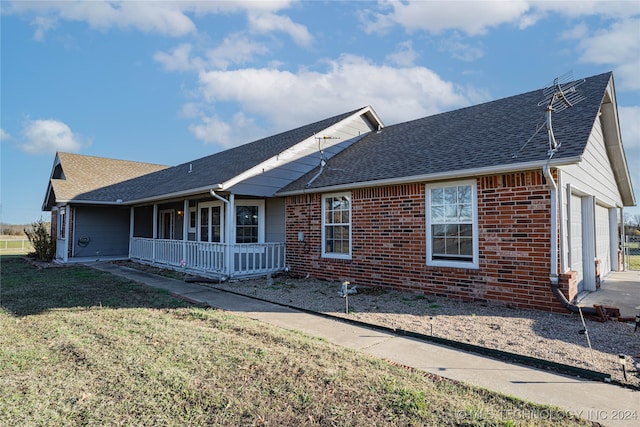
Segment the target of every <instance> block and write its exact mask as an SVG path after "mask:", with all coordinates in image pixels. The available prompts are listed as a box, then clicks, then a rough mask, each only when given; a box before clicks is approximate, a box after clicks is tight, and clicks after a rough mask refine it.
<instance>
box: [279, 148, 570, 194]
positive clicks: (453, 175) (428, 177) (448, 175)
mask: <svg viewBox="0 0 640 427" xmlns="http://www.w3.org/2000/svg"><path fill="white" fill-rule="evenodd" d="M581 161H582V156H573V157H567V158H564V159H561V160H557V161H555V162H554V163H553V164H554V165H556V166H563V165H572V164H576V163H580V162H581ZM546 163H549V162H548V161H547V162H546ZM543 165H544V164H543V163H542V162H540V161H537V162H527V163H518V164H514V165H513V166H511V167H508V168H505V167H502V166H500V167H495V166H491V167H487V168H477V169H467V170H462V171H461V170H458V171H447V172H442V173H435V174H424V175H413V176H403V177H398V178H389V179H379V180H374V181H363V182H352V183H345V184H338V185H331V186H328V187H318V188H304V189H301V190H291V191H278V192H277V193H276V194H275V195H276V196H278V197H284V196H298V195H301V194H307V193H309V192H332V191H345V190H353V189H356V188H367V187H377V186H386V185H397V184H409V183H415V182H422V181H438V180H449V179H461V178H469V177H477V176H479V175H493V174H498V173H508V172H518V171H522V170H534V169H538V168H539V167H541V166H543ZM314 178H315V177H314ZM312 180H313V178H312ZM307 185H308V184H307Z"/></svg>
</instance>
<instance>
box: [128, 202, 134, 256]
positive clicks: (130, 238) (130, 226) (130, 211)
mask: <svg viewBox="0 0 640 427" xmlns="http://www.w3.org/2000/svg"><path fill="white" fill-rule="evenodd" d="M134 210H135V208H134V207H133V206H131V209H130V210H129V258H131V245H132V244H133V227H134V224H135V213H134Z"/></svg>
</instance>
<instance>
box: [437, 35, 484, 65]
mask: <svg viewBox="0 0 640 427" xmlns="http://www.w3.org/2000/svg"><path fill="white" fill-rule="evenodd" d="M440 50H442V51H446V52H449V53H450V54H451V56H452V57H453V58H455V59H459V60H461V61H465V62H471V61H475V60H476V59H480V58H482V57H483V56H484V50H483V49H482V48H480V47H476V46H472V45H471V44H470V43H465V42H463V41H462V38H461V37H460V35H459V34H458V33H455V34H454V35H453V36H451V37H445V38H443V39H442V41H441V42H440Z"/></svg>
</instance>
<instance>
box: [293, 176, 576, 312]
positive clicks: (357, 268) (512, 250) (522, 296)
mask: <svg viewBox="0 0 640 427" xmlns="http://www.w3.org/2000/svg"><path fill="white" fill-rule="evenodd" d="M477 190H478V229H479V251H480V259H479V265H480V268H479V269H477V270H475V269H461V268H441V267H428V266H427V265H426V222H425V186H424V184H421V183H415V184H404V185H393V186H387V187H375V188H363V189H354V190H353V191H352V192H351V196H352V259H350V260H337V259H330V258H322V257H321V218H320V216H321V200H322V199H321V194H305V195H300V196H292V197H288V198H287V202H286V206H287V207H286V215H287V262H288V264H289V265H290V267H291V269H292V272H293V273H297V274H307V273H309V274H310V275H311V276H313V277H316V278H320V279H326V280H335V281H343V280H349V281H350V282H351V283H352V284H355V285H361V286H383V287H391V288H395V289H399V290H405V291H411V292H418V293H423V294H426V295H438V296H448V297H454V298H459V299H463V300H481V301H497V302H502V303H505V304H509V305H512V306H515V307H522V308H534V309H542V310H553V311H564V309H563V307H562V305H561V304H560V303H559V302H558V301H557V300H556V298H555V296H554V295H553V293H552V292H551V289H550V283H549V268H550V262H549V253H550V247H549V246H550V245H549V238H550V234H549V233H550V230H549V220H550V214H549V208H550V202H549V190H548V186H547V185H546V183H545V182H544V177H543V176H542V174H541V173H540V172H539V171H531V172H524V173H513V174H506V175H496V176H486V177H480V178H478V179H477ZM299 232H302V233H304V236H305V239H304V241H302V242H300V241H299V240H298V233H299Z"/></svg>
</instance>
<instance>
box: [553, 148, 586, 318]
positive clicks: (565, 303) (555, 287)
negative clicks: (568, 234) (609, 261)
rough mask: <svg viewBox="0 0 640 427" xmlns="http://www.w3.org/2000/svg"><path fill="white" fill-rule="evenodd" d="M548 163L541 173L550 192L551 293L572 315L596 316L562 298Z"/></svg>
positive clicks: (555, 196) (555, 207) (555, 213)
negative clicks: (580, 313)
mask: <svg viewBox="0 0 640 427" xmlns="http://www.w3.org/2000/svg"><path fill="white" fill-rule="evenodd" d="M550 161H551V158H549V162H547V164H546V165H545V166H544V168H543V170H542V173H543V174H544V177H545V178H546V180H547V183H548V184H549V190H550V191H551V241H550V243H551V260H550V261H551V267H550V271H549V279H550V281H551V291H552V292H553V294H554V295H555V296H556V298H557V299H558V301H560V303H561V304H562V305H563V306H564V307H565V308H566V309H567V310H569V311H571V312H572V313H579V312H580V310H582V313H583V314H586V315H588V316H597V315H598V312H597V311H596V309H595V308H593V307H578V306H577V305H575V304H572V303H571V302H569V300H567V297H565V296H564V294H563V293H562V291H561V290H560V288H559V287H558V285H559V277H558V186H557V184H556V182H555V180H554V179H553V176H552V175H551V167H550V166H549V163H550Z"/></svg>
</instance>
